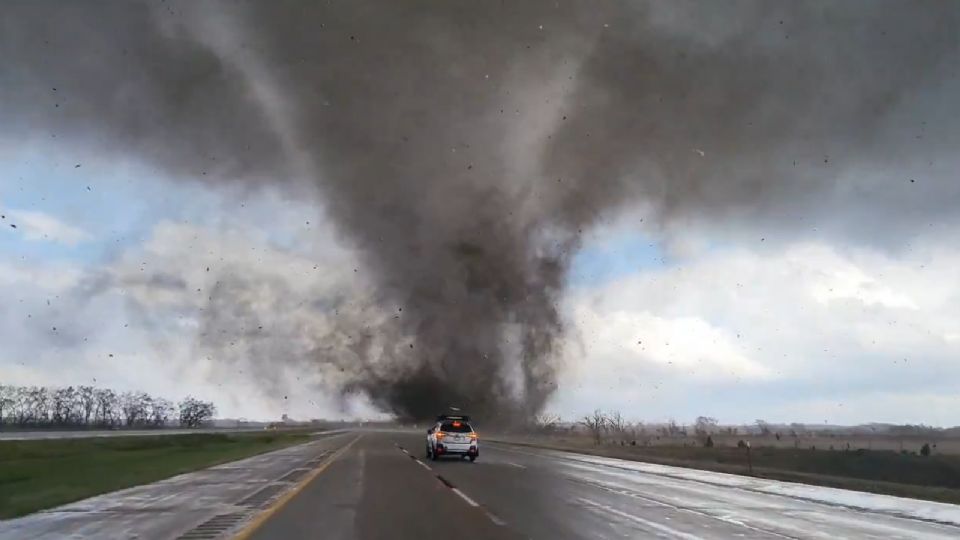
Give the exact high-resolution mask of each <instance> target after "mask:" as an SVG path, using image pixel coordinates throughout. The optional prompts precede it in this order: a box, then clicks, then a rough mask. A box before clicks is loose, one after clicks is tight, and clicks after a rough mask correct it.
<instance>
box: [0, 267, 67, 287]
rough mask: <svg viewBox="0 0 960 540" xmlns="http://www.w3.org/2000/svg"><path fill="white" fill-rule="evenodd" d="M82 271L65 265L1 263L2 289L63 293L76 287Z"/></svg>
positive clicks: (0, 281)
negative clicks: (22, 288)
mask: <svg viewBox="0 0 960 540" xmlns="http://www.w3.org/2000/svg"><path fill="white" fill-rule="evenodd" d="M81 276H82V271H81V270H80V269H79V268H77V267H75V266H72V265H65V264H46V265H36V264H29V265H28V264H26V263H22V262H11V263H5V262H0V288H3V287H36V288H37V289H40V290H45V291H63V290H66V289H69V288H70V287H73V286H75V285H76V284H77V283H78V281H79V280H80V277H81Z"/></svg>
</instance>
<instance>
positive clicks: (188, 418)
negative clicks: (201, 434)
mask: <svg viewBox="0 0 960 540" xmlns="http://www.w3.org/2000/svg"><path fill="white" fill-rule="evenodd" d="M179 408H180V425H181V426H183V427H188V428H195V427H200V426H201V425H203V424H204V423H205V422H208V421H209V420H211V419H212V418H213V416H214V415H215V414H216V413H217V408H216V407H214V405H213V403H211V402H209V401H200V400H199V399H196V398H194V397H191V396H187V397H185V398H183V400H182V401H180V403H179Z"/></svg>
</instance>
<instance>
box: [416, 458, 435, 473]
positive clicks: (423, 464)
mask: <svg viewBox="0 0 960 540" xmlns="http://www.w3.org/2000/svg"><path fill="white" fill-rule="evenodd" d="M414 461H416V462H417V463H419V464H420V466H421V467H423V468H424V469H426V470H428V471H432V470H433V469H431V468H430V466H429V465H427V464H426V463H424V462H422V461H420V460H419V459H415V460H414Z"/></svg>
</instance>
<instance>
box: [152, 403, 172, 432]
mask: <svg viewBox="0 0 960 540" xmlns="http://www.w3.org/2000/svg"><path fill="white" fill-rule="evenodd" d="M172 414H173V403H172V402H171V401H170V400H168V399H164V398H154V399H153V400H151V402H150V412H149V418H150V420H149V421H150V424H151V425H152V426H154V427H163V426H165V425H167V422H169V421H170V416H171V415H172Z"/></svg>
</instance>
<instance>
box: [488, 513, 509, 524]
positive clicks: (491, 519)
mask: <svg viewBox="0 0 960 540" xmlns="http://www.w3.org/2000/svg"><path fill="white" fill-rule="evenodd" d="M486 514H487V517H488V518H490V521H492V522H493V523H494V525H499V526H501V527H503V526H504V525H506V524H507V522H506V521H504V520H502V519H500V518H498V517H497V516H495V515H493V514H491V513H490V512H487V513H486Z"/></svg>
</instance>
